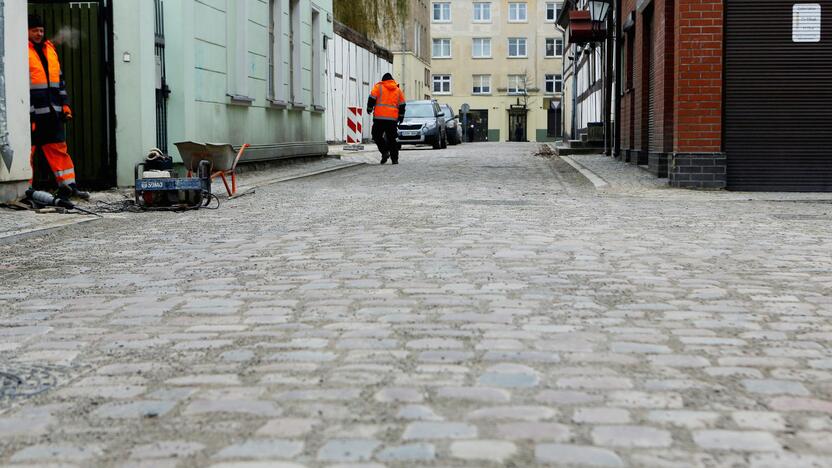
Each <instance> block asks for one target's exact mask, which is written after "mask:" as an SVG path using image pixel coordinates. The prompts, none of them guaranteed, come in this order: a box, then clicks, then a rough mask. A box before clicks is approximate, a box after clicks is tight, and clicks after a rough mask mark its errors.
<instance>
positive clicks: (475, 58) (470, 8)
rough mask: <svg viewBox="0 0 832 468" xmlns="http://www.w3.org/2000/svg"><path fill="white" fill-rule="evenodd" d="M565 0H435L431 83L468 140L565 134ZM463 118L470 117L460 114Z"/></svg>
mask: <svg viewBox="0 0 832 468" xmlns="http://www.w3.org/2000/svg"><path fill="white" fill-rule="evenodd" d="M561 4H562V2H561V1H539V0H526V1H520V0H511V1H509V0H502V1H498V0H495V1H485V0H482V1H480V0H476V1H474V0H444V1H443V0H435V1H432V2H431V11H430V14H431V46H432V47H431V69H432V72H431V80H430V82H431V89H432V94H433V97H434V98H435V99H437V100H439V101H440V102H441V103H448V104H450V105H451V107H453V108H454V110H455V111H456V112H457V113H460V112H459V111H460V108H462V107H463V105H464V104H467V106H468V108H470V112H468V114H467V116H466V118H465V120H466V124H467V128H466V140H467V141H554V140H556V139H558V138H560V137H561V134H562V123H561V122H562V119H561V105H560V104H561V98H562V91H563V77H562V67H561V63H562V58H563V53H564V50H563V36H562V34H561V31H560V30H559V29H558V28H557V27H556V25H557V23H556V20H557V17H558V14H559V13H560V9H561ZM460 120H463V116H460Z"/></svg>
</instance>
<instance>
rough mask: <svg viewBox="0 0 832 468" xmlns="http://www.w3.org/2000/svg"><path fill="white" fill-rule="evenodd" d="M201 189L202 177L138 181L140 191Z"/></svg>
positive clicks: (137, 188)
mask: <svg viewBox="0 0 832 468" xmlns="http://www.w3.org/2000/svg"><path fill="white" fill-rule="evenodd" d="M201 189H202V181H201V180H200V179H139V180H137V181H136V190H137V191H139V192H154V191H167V190H201Z"/></svg>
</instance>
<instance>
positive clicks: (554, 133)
mask: <svg viewBox="0 0 832 468" xmlns="http://www.w3.org/2000/svg"><path fill="white" fill-rule="evenodd" d="M546 136H548V137H550V138H561V137H563V122H562V121H561V113H560V101H552V102H551V104H549V109H548V111H547V113H546Z"/></svg>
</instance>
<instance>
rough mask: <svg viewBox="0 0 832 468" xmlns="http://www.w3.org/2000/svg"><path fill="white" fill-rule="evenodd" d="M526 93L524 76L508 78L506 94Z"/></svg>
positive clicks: (510, 76)
mask: <svg viewBox="0 0 832 468" xmlns="http://www.w3.org/2000/svg"><path fill="white" fill-rule="evenodd" d="M525 92H526V75H509V76H508V93H509V94H523V93H525Z"/></svg>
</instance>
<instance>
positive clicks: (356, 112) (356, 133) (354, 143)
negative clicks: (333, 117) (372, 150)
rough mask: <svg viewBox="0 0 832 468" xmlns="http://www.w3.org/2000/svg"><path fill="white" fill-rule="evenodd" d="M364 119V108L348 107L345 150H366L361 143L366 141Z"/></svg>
mask: <svg viewBox="0 0 832 468" xmlns="http://www.w3.org/2000/svg"><path fill="white" fill-rule="evenodd" d="M363 117H364V109H363V108H361V107H347V138H346V140H347V146H346V147H345V148H344V149H352V150H361V149H364V147H363V146H361V143H362V142H363V141H364V128H363V124H362V120H363Z"/></svg>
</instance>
